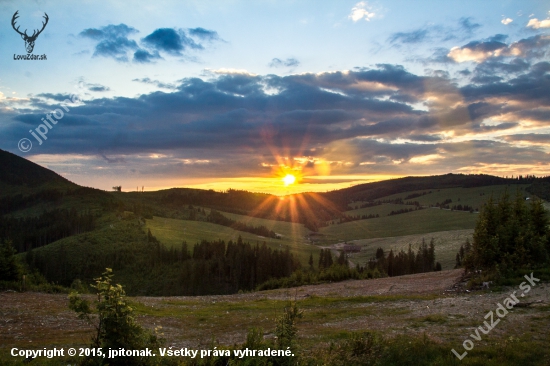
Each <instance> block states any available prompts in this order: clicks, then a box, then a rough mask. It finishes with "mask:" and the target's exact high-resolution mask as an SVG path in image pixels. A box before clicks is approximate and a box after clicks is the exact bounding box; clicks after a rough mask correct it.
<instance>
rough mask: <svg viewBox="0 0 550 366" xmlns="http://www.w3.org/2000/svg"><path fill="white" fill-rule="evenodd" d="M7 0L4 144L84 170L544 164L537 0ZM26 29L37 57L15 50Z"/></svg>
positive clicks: (127, 185)
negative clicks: (30, 58) (30, 57)
mask: <svg viewBox="0 0 550 366" xmlns="http://www.w3.org/2000/svg"><path fill="white" fill-rule="evenodd" d="M16 12H17V14H15V13H16ZM0 14H1V17H0V45H1V47H0V149H3V150H7V151H10V152H12V153H14V154H17V155H19V156H21V157H24V158H26V159H29V160H31V161H33V162H35V163H38V164H40V165H42V166H44V167H47V168H49V169H52V170H54V171H55V172H57V173H59V174H61V175H62V176H64V177H65V178H67V179H69V180H71V181H73V182H75V183H77V184H80V185H84V186H89V187H95V188H100V189H105V190H110V189H112V187H114V186H119V185H120V186H122V190H123V191H132V190H136V189H140V190H141V189H142V187H143V189H145V190H147V191H150V190H158V189H166V188H171V187H193V188H204V189H215V190H226V189H229V188H233V189H246V190H249V191H255V192H267V193H273V194H277V195H283V194H288V193H296V192H303V191H328V190H333V189H338V188H344V187H349V186H352V185H355V184H359V183H366V182H371V181H377V180H381V179H388V178H396V177H403V176H413V175H414V176H420V175H438V174H446V173H464V174H471V173H473V174H479V173H483V174H492V175H497V176H512V175H513V176H517V175H520V174H523V175H526V174H534V175H537V176H542V175H549V174H550V52H549V50H550V4H549V3H548V2H547V1H535V0H532V1H503V0H498V1H493V0H484V1H461V2H458V1H447V2H442V1H428V0H425V1H415V2H412V1H404V0H401V1H397V0H388V1H360V2H358V1H356V0H355V1H306V0H303V1H285V0H282V1H274V0H273V1H261V0H260V1H244V0H243V1H239V0H228V1H208V0H206V1H198V0H197V1H162V0H160V1H154V2H152V1H134V2H126V1H79V2H75V1H47V0H41V1H25V2H22V1H10V0H0ZM36 33H38V36H36V37H35V39H34V45H31V44H30V43H32V39H31V40H29V39H28V37H30V36H32V35H33V34H35V35H36ZM25 35H26V36H27V42H25V40H24V39H23V38H24V37H25ZM32 46H33V49H32V51H31V52H30V54H31V55H35V57H36V58H40V57H42V58H44V57H45V58H46V59H38V60H27V59H23V58H25V57H27V55H29V53H28V52H27V51H28V50H29V47H32ZM288 174H291V175H293V176H295V177H296V182H295V183H293V184H289V185H285V184H284V181H283V179H282V178H284V177H285V176H286V175H288ZM287 183H288V181H287ZM138 187H139V188H138Z"/></svg>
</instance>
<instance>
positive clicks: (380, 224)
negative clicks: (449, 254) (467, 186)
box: [316, 208, 478, 244]
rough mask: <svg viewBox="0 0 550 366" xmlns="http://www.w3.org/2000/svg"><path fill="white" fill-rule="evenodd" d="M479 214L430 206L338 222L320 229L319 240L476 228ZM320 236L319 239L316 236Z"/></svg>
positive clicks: (336, 241)
mask: <svg viewBox="0 0 550 366" xmlns="http://www.w3.org/2000/svg"><path fill="white" fill-rule="evenodd" d="M477 216H478V215H477V214H471V213H468V212H459V211H450V210H441V209H435V208H427V209H424V210H418V211H414V212H409V213H406V214H401V215H394V216H385V217H380V218H376V219H369V220H358V221H352V222H347V223H344V224H334V225H329V226H328V227H324V228H322V229H321V230H320V233H321V234H322V236H319V237H317V238H318V243H319V244H334V243H338V242H342V241H350V240H356V239H372V238H385V237H390V236H402V235H413V234H424V233H432V232H436V231H446V230H461V229H473V228H474V226H475V223H476V220H477ZM316 240H317V239H316Z"/></svg>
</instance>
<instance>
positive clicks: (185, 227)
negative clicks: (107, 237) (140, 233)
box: [145, 212, 319, 265]
mask: <svg viewBox="0 0 550 366" xmlns="http://www.w3.org/2000/svg"><path fill="white" fill-rule="evenodd" d="M223 215H224V216H227V217H230V218H232V219H234V220H238V221H241V222H245V223H247V224H248V225H254V226H258V225H264V226H266V227H267V228H268V229H270V230H273V231H275V232H276V233H278V234H281V235H282V237H281V239H274V238H266V237H263V236H259V235H256V234H252V233H248V232H244V231H237V230H233V229H232V228H230V227H227V226H222V225H217V224H213V223H209V222H204V221H189V220H178V219H168V218H163V217H156V216H155V217H154V218H153V220H146V226H145V229H146V230H147V229H150V230H151V233H152V234H153V235H154V236H155V237H156V238H157V239H158V240H159V241H160V242H161V243H163V244H164V245H166V246H167V247H171V246H176V247H179V246H180V245H181V243H182V242H183V241H184V240H185V241H187V243H188V245H191V246H192V245H193V244H195V243H197V242H200V241H201V240H203V239H204V240H209V241H212V240H218V239H221V240H225V241H226V242H227V241H229V240H233V241H236V240H237V238H238V237H239V236H241V237H242V239H243V241H245V242H249V243H251V244H256V243H260V244H261V243H263V242H264V241H265V242H266V244H267V245H268V246H269V247H270V248H272V249H284V248H285V247H289V249H290V250H291V251H292V252H293V253H294V254H296V255H297V256H298V259H299V260H300V262H301V263H302V265H307V261H308V260H309V256H310V254H312V253H313V257H314V260H317V259H316V258H318V253H319V249H318V248H317V247H316V246H314V245H310V244H309V243H308V242H307V241H306V239H305V238H304V235H306V233H307V232H308V231H307V229H305V228H304V227H303V225H301V224H293V223H289V222H284V221H274V220H266V219H259V218H253V217H249V216H242V215H236V214H230V213H226V212H223Z"/></svg>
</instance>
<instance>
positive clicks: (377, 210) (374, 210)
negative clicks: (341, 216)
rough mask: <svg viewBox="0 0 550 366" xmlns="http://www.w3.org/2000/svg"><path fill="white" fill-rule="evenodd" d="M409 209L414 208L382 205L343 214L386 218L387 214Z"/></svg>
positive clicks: (392, 204)
mask: <svg viewBox="0 0 550 366" xmlns="http://www.w3.org/2000/svg"><path fill="white" fill-rule="evenodd" d="M403 208H405V209H409V208H414V207H413V206H411V205H399V204H395V203H384V204H381V205H378V206H373V207H365V208H358V209H356V210H350V211H346V212H345V214H346V215H348V216H357V215H359V216H362V215H367V216H368V215H376V214H378V215H380V216H388V214H389V213H390V212H392V211H397V210H401V209H403Z"/></svg>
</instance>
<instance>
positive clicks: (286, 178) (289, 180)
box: [283, 174, 296, 186]
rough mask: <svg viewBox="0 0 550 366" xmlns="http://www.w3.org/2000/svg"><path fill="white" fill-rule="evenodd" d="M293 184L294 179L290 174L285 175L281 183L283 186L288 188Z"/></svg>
mask: <svg viewBox="0 0 550 366" xmlns="http://www.w3.org/2000/svg"><path fill="white" fill-rule="evenodd" d="M294 182H296V177H295V176H293V175H292V174H287V175H285V176H284V177H283V183H284V184H285V186H289V185H291V184H293V183H294Z"/></svg>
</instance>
